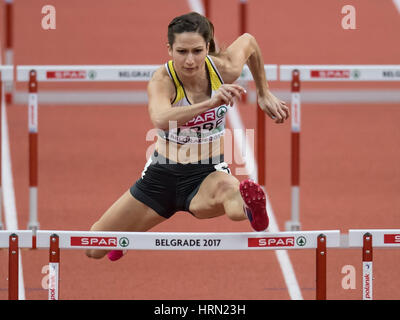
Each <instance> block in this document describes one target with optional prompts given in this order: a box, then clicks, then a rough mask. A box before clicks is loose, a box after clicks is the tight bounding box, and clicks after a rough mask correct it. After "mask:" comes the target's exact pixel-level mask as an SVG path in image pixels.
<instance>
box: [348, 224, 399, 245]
mask: <svg viewBox="0 0 400 320" xmlns="http://www.w3.org/2000/svg"><path fill="white" fill-rule="evenodd" d="M367 233H369V234H371V235H372V246H373V247H374V248H375V247H380V248H400V229H352V230H349V247H355V248H361V247H362V246H363V236H364V235H365V234H367Z"/></svg>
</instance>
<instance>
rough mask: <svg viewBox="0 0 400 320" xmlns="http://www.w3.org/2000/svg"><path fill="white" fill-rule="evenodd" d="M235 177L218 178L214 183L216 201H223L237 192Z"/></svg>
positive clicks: (237, 185) (237, 183)
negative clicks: (215, 183)
mask: <svg viewBox="0 0 400 320" xmlns="http://www.w3.org/2000/svg"><path fill="white" fill-rule="evenodd" d="M235 180H236V179H220V180H219V181H218V182H217V185H216V192H215V194H216V198H217V201H219V202H221V203H224V202H225V201H229V200H230V199H231V198H232V197H235V195H236V194H237V193H238V192H239V182H238V181H237V182H236V181H235Z"/></svg>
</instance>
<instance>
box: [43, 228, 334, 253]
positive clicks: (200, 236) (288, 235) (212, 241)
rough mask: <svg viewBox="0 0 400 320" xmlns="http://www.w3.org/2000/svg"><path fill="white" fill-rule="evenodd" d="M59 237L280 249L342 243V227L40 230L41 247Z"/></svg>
mask: <svg viewBox="0 0 400 320" xmlns="http://www.w3.org/2000/svg"><path fill="white" fill-rule="evenodd" d="M53 234H56V235H57V236H58V237H59V248H60V249H89V248H90V249H108V250H109V249H126V250H259V249H261V250H277V249H312V248H317V238H318V236H319V235H321V234H323V235H325V236H326V246H327V247H340V231H339V230H321V231H299V232H297V231H296V232H279V233H269V232H247V233H170V232H168V233H162V232H90V231H89V232H82V231H48V230H39V231H37V247H38V248H49V246H50V236H51V235H53Z"/></svg>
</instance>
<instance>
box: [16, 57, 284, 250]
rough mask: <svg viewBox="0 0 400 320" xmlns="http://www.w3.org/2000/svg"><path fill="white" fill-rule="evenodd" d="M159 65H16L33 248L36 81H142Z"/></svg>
mask: <svg viewBox="0 0 400 320" xmlns="http://www.w3.org/2000/svg"><path fill="white" fill-rule="evenodd" d="M160 66H161V65H85V66H84V65H65V66H39V65H31V66H17V81H19V82H27V83H28V91H29V94H28V128H29V223H28V229H30V230H33V231H34V235H33V247H34V248H35V241H36V240H35V239H36V230H38V229H39V226H40V225H39V220H38V207H37V206H38V200H37V199H38V183H39V176H38V134H39V132H38V122H39V109H38V108H39V100H40V93H39V83H40V82H114V81H115V82H126V81H129V82H131V81H133V82H145V81H149V80H150V79H151V77H152V75H153V73H154V72H155V71H156V70H157V69H158V68H159V67H160ZM264 70H265V73H266V76H267V79H269V80H271V81H274V80H277V79H278V66H277V65H271V64H267V65H264ZM252 80H253V77H252V75H251V72H250V70H249V68H248V67H247V66H245V67H244V68H243V70H242V73H241V75H240V77H239V80H238V81H241V82H246V81H252ZM259 118H265V115H264V114H263V112H261V113H260V112H257V119H258V120H257V123H258V126H259V125H260V123H261V126H262V127H258V128H257V136H256V139H257V149H258V164H259V171H258V179H259V181H260V184H261V185H265V183H264V177H265V165H264V163H265V150H264V141H265V140H264V139H265V138H264V135H265V126H263V122H262V121H265V120H261V121H260V120H259Z"/></svg>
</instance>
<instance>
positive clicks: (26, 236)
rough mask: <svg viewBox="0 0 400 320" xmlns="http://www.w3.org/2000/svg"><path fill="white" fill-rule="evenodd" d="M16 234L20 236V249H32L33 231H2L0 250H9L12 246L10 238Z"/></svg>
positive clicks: (0, 234) (0, 233) (0, 232)
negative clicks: (10, 245)
mask: <svg viewBox="0 0 400 320" xmlns="http://www.w3.org/2000/svg"><path fill="white" fill-rule="evenodd" d="M12 234H16V235H17V236H18V247H20V248H32V231H31V230H1V231H0V248H8V247H9V244H10V236H11V235H12Z"/></svg>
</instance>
